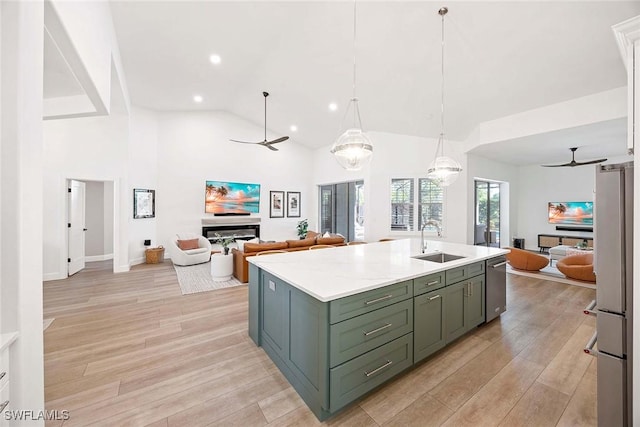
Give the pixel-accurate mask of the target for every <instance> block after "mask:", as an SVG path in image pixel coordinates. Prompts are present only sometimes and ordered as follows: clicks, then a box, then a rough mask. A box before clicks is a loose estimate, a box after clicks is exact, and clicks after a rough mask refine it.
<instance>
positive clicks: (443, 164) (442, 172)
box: [427, 7, 462, 187]
mask: <svg viewBox="0 0 640 427" xmlns="http://www.w3.org/2000/svg"><path fill="white" fill-rule="evenodd" d="M448 11H449V9H447V8H446V7H441V8H440V9H439V10H438V14H439V15H440V16H441V17H442V44H441V56H442V68H441V71H442V87H441V89H442V92H441V93H442V97H441V100H440V127H441V130H440V137H439V138H438V145H437V147H436V155H435V159H434V160H433V161H432V162H431V164H430V165H429V169H427V178H429V179H430V180H432V181H434V182H436V183H437V184H438V185H439V186H441V187H446V186H448V185H450V184H451V183H453V182H454V181H455V180H456V179H457V178H458V175H459V174H460V172H462V167H461V166H460V163H458V162H456V161H455V160H454V159H452V158H451V157H447V156H445V155H444V15H446V14H447V12H448Z"/></svg>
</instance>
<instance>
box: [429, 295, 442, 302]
mask: <svg viewBox="0 0 640 427" xmlns="http://www.w3.org/2000/svg"><path fill="white" fill-rule="evenodd" d="M438 298H442V297H441V296H440V295H436V296H435V297H431V298H429V301H433V300H434V299H438Z"/></svg>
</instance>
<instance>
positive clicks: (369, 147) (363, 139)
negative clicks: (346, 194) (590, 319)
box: [331, 0, 373, 171]
mask: <svg viewBox="0 0 640 427" xmlns="http://www.w3.org/2000/svg"><path fill="white" fill-rule="evenodd" d="M352 107H353V126H352V127H351V128H349V129H347V130H346V131H345V132H344V133H343V134H342V135H340V136H339V137H338V139H337V140H336V142H334V143H333V146H332V147H331V153H332V154H333V155H334V156H335V158H336V160H337V161H338V163H339V164H340V166H342V167H343V168H345V169H346V170H348V171H358V170H360V169H362V167H363V166H364V165H366V164H368V163H369V162H370V161H371V156H372V155H373V144H372V143H371V140H370V139H369V137H368V136H367V134H366V133H365V132H364V131H363V130H362V120H361V119H360V109H359V108H358V98H357V97H356V1H355V0H354V1H353V98H351V100H350V101H349V105H348V106H347V109H346V111H345V114H344V117H343V119H342V121H343V124H344V119H345V118H346V117H347V115H348V114H349V110H350V109H351V108H352ZM342 128H343V126H342Z"/></svg>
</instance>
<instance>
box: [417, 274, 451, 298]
mask: <svg viewBox="0 0 640 427" xmlns="http://www.w3.org/2000/svg"><path fill="white" fill-rule="evenodd" d="M443 286H444V271H442V272H440V273H435V274H430V275H428V276H424V277H418V278H417V279H413V295H414V296H415V295H421V294H424V293H426V292H431V291H435V290H436V289H440V288H442V287H443Z"/></svg>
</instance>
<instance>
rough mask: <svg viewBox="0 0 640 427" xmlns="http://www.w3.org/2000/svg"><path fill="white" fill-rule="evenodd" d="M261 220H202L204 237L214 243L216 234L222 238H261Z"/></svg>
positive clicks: (247, 218) (246, 218) (237, 218)
mask: <svg viewBox="0 0 640 427" xmlns="http://www.w3.org/2000/svg"><path fill="white" fill-rule="evenodd" d="M259 221H260V218H253V217H245V218H239V217H236V218H207V219H203V220H202V235H203V236H204V237H206V238H207V239H209V241H210V242H212V243H213V242H214V241H215V239H216V233H218V234H220V236H222V237H232V238H234V239H238V240H250V239H253V238H255V237H260V224H259Z"/></svg>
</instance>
